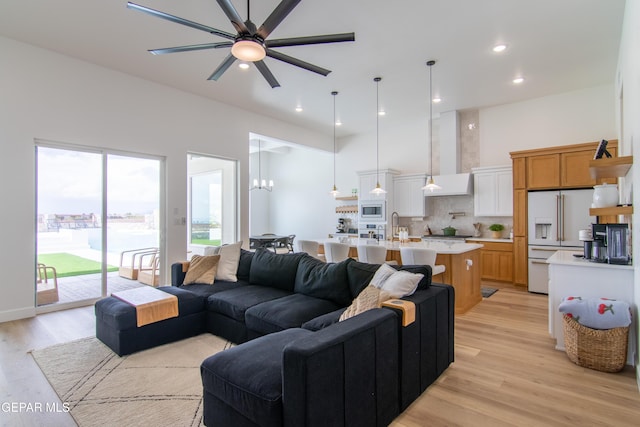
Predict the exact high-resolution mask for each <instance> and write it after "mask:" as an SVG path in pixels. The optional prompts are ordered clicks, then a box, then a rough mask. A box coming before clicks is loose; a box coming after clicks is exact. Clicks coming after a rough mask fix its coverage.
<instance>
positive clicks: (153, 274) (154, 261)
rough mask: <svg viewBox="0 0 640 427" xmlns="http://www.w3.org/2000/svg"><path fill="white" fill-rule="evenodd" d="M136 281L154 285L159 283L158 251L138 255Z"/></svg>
mask: <svg viewBox="0 0 640 427" xmlns="http://www.w3.org/2000/svg"><path fill="white" fill-rule="evenodd" d="M149 260H150V261H149ZM138 282H140V283H144V284H145V285H151V286H154V287H157V286H158V285H159V284H160V256H159V252H158V251H155V252H150V253H146V254H142V255H140V261H139V264H138Z"/></svg>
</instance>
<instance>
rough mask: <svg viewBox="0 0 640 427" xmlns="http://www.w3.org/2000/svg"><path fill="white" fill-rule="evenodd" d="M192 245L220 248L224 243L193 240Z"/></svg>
mask: <svg viewBox="0 0 640 427" xmlns="http://www.w3.org/2000/svg"><path fill="white" fill-rule="evenodd" d="M191 243H193V244H194V245H207V246H220V244H221V243H222V241H221V240H209V239H191Z"/></svg>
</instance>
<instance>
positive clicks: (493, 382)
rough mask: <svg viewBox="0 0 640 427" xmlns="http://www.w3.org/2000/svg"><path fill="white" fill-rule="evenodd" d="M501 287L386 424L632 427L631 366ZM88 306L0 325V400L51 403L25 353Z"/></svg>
mask: <svg viewBox="0 0 640 427" xmlns="http://www.w3.org/2000/svg"><path fill="white" fill-rule="evenodd" d="M483 285H486V286H493V287H498V288H500V290H499V291H498V292H497V293H495V294H494V295H493V296H491V297H490V298H487V299H484V300H483V301H482V302H481V303H479V304H478V305H477V306H476V307H474V308H473V309H471V310H470V311H469V312H467V313H465V314H463V315H459V316H457V317H456V324H455V331H456V346H455V362H454V363H453V364H452V365H451V366H450V367H449V368H448V369H447V371H446V372H445V373H444V374H443V375H442V376H441V377H440V378H439V379H438V380H437V381H436V383H435V384H433V385H432V386H431V387H429V388H428V389H427V391H425V392H424V393H423V394H422V396H420V398H418V399H417V400H416V401H415V402H414V403H413V404H412V405H411V406H410V407H409V408H408V409H407V410H406V411H405V412H404V413H402V414H401V415H400V416H399V417H398V418H397V419H396V420H395V421H394V423H393V424H392V425H393V426H394V427H414V426H421V427H422V426H568V425H582V426H594V425H604V426H638V425H640V393H638V389H637V386H636V379H635V372H634V370H633V369H631V368H630V367H627V368H625V370H624V371H623V372H621V373H617V374H609V373H603V372H598V371H593V370H590V369H585V368H581V367H579V366H576V365H574V364H573V363H571V362H570V361H569V360H568V359H567V357H566V355H565V354H564V353H563V352H559V351H556V350H555V349H554V348H553V347H554V343H553V340H552V339H551V338H550V337H549V334H548V333H547V297H546V296H544V295H534V294H529V293H528V292H526V291H524V290H523V289H522V288H516V287H513V286H510V285H504V284H498V283H483ZM94 330H95V321H94V315H93V308H92V307H86V308H79V309H73V310H67V311H64V312H57V313H48V314H44V315H40V316H38V317H36V318H33V319H25V320H20V321H14V322H6V323H2V324H0V345H1V347H0V387H1V390H2V403H3V404H4V403H5V402H26V403H34V402H41V403H43V404H44V403H46V402H59V399H58V398H57V396H56V394H55V393H54V392H53V390H52V389H51V387H50V386H49V384H48V382H47V380H46V379H45V378H44V376H43V375H42V373H41V372H40V369H39V368H38V367H37V365H36V364H35V362H34V361H33V359H32V357H31V356H30V355H29V354H28V353H27V352H28V350H30V349H36V348H43V347H47V346H50V345H53V344H56V343H62V342H67V341H72V340H74V339H78V338H82V337H86V336H91V335H93V334H94V333H95V332H94ZM0 424H1V425H7V426H73V425H75V423H74V422H73V419H72V418H71V417H70V416H69V415H68V414H64V413H56V414H52V413H22V414H12V413H8V412H5V411H2V412H0Z"/></svg>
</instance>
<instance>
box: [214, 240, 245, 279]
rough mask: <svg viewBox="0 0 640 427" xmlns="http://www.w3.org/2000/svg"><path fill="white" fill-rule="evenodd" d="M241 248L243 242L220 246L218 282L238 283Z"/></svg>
mask: <svg viewBox="0 0 640 427" xmlns="http://www.w3.org/2000/svg"><path fill="white" fill-rule="evenodd" d="M241 246H242V241H239V242H236V243H232V244H230V245H222V246H220V250H219V251H218V254H219V255H220V262H219V263H218V272H217V273H216V280H226V281H227V282H237V281H238V276H237V272H238V263H239V262H240V249H241Z"/></svg>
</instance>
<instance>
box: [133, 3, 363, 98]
mask: <svg viewBox="0 0 640 427" xmlns="http://www.w3.org/2000/svg"><path fill="white" fill-rule="evenodd" d="M300 1H301V0H282V1H281V2H280V4H279V5H278V6H277V7H276V8H275V9H274V10H273V11H272V12H271V14H270V15H269V17H268V18H267V19H266V20H265V21H264V23H263V24H262V25H261V26H260V28H257V27H256V25H255V24H254V23H253V22H251V18H250V13H249V0H247V20H246V21H244V22H243V21H242V18H241V17H240V15H239V14H238V12H237V11H236V9H235V8H234V7H233V5H232V4H231V1H230V0H217V2H218V4H219V5H220V7H221V8H222V10H223V11H224V13H225V14H226V15H227V18H229V20H230V21H231V24H232V25H233V27H234V28H235V29H236V31H237V34H231V33H229V32H226V31H222V30H218V29H216V28H212V27H209V26H206V25H202V24H198V23H197V22H193V21H189V20H187V19H183V18H179V17H177V16H173V15H169V14H168V13H164V12H160V11H158V10H155V9H150V8H148V7H145V6H140V5H138V4H135V3H131V2H128V3H127V7H128V8H129V9H133V10H137V11H140V12H144V13H147V14H149V15H151V16H155V17H157V18H162V19H166V20H167V21H171V22H175V23H176V24H181V25H186V26H187V27H191V28H195V29H196V30H201V31H206V32H207V33H210V34H213V35H216V36H219V37H222V38H225V39H228V40H230V41H224V42H218V43H204V44H196V45H189V46H177V47H169V48H164V49H152V50H149V52H151V53H152V54H154V55H162V54H165V53H176V52H188V51H192V50H204V49H220V48H228V47H230V48H231V53H229V55H227V57H226V58H225V59H224V60H223V61H222V63H221V64H220V65H219V66H218V68H216V69H215V70H214V71H213V74H211V76H209V80H218V79H219V78H220V77H221V76H222V74H224V72H225V71H226V70H227V69H228V68H229V67H230V66H231V64H233V63H234V61H235V60H236V59H240V60H241V61H247V62H253V63H254V64H255V66H256V68H257V69H258V70H259V71H260V73H261V74H262V76H263V77H264V78H265V79H266V80H267V82H268V83H269V84H270V85H271V87H272V88H275V87H279V86H280V83H278V81H277V80H276V78H275V77H274V76H273V74H272V73H271V71H270V70H269V68H268V67H267V64H265V63H264V61H263V60H262V59H263V58H264V57H265V56H268V57H270V58H273V59H277V60H279V61H283V62H286V63H288V64H291V65H295V66H296V67H300V68H304V69H305V70H309V71H313V72H314V73H318V74H321V75H323V76H326V75H327V74H329V73H330V72H331V70H327V69H326V68H322V67H319V66H317V65H313V64H310V63H308V62H305V61H302V60H300V59H297V58H294V57H291V56H289V55H285V54H284V53H281V52H277V51H275V50H273V48H276V47H287V46H302V45H309V44H322V43H338V42H349V41H355V33H341V34H326V35H320V36H307V37H291V38H285V39H274V40H267V37H269V34H271V32H272V31H273V30H275V28H276V27H277V26H278V25H280V23H281V22H282V21H283V20H284V18H286V16H287V15H288V14H289V13H290V12H291V11H292V10H293V9H294V8H295V7H296V6H297V5H298V3H300Z"/></svg>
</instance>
